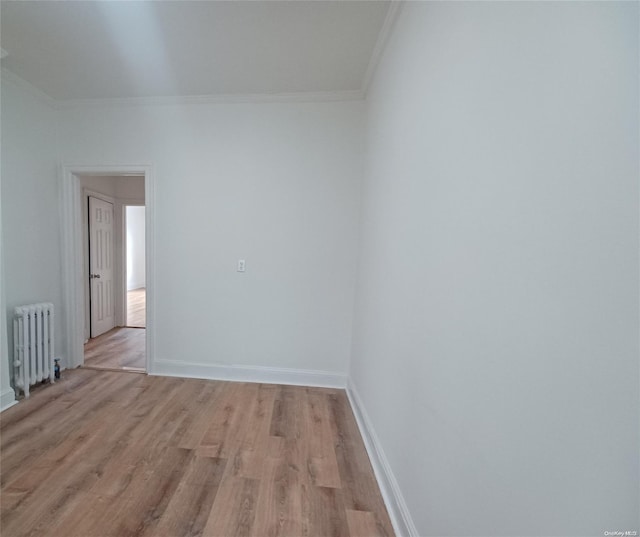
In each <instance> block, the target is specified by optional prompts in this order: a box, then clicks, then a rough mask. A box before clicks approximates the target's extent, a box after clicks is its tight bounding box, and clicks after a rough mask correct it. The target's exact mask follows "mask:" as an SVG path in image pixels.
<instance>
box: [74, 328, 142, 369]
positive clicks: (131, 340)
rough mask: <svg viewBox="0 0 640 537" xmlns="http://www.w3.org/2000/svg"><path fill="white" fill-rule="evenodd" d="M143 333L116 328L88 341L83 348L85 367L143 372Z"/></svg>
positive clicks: (139, 329) (134, 329) (137, 329)
mask: <svg viewBox="0 0 640 537" xmlns="http://www.w3.org/2000/svg"><path fill="white" fill-rule="evenodd" d="M145 332H146V330H145V329H143V328H123V327H116V328H114V329H112V330H109V331H108V332H106V333H104V334H102V335H101V336H98V337H96V338H93V339H90V340H89V341H88V342H87V343H86V344H85V346H84V364H85V367H92V368H97V369H123V370H129V371H144V370H145Z"/></svg>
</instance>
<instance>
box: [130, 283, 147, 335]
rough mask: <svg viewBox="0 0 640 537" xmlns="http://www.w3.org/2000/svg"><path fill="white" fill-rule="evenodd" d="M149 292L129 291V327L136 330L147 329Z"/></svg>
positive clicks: (142, 289)
mask: <svg viewBox="0 0 640 537" xmlns="http://www.w3.org/2000/svg"><path fill="white" fill-rule="evenodd" d="M146 302H147V290H146V289H145V288H144V287H141V288H140V289H131V290H130V291H127V326H131V327H135V328H145V327H146V326H147V319H146Z"/></svg>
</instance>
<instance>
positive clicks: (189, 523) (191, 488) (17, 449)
mask: <svg viewBox="0 0 640 537" xmlns="http://www.w3.org/2000/svg"><path fill="white" fill-rule="evenodd" d="M0 427H1V429H0V432H1V440H0V454H1V457H2V467H1V472H0V487H1V488H0V493H1V495H0V524H1V527H2V536H3V537H13V536H15V537H19V536H27V535H33V536H36V535H37V536H44V535H46V536H58V535H59V536H65V537H92V536H100V537H106V536H118V537H124V536H197V535H206V536H221V537H222V536H224V537H227V536H252V537H276V536H290V537H296V536H307V537H328V536H345V537H353V536H356V535H358V536H363V537H377V536H391V535H393V530H392V527H391V524H390V521H389V517H388V515H387V512H386V510H385V507H384V504H383V502H382V498H381V496H380V492H379V489H378V486H377V483H376V481H375V478H374V475H373V472H372V469H371V465H370V463H369V459H368V457H367V454H366V451H365V448H364V445H363V442H362V439H361V437H360V434H359V431H358V428H357V425H356V423H355V419H354V417H353V414H352V413H351V409H350V406H349V403H348V400H347V398H346V395H345V393H344V391H343V390H332V389H321V388H304V387H293V386H279V385H269V384H250V383H233V382H218V381H206V380H194V379H177V378H170V377H152V376H147V375H130V374H126V373H120V372H107V371H96V370H89V369H76V370H72V371H63V378H62V380H60V381H58V382H56V383H55V384H54V385H53V386H44V387H42V388H39V389H36V390H35V391H34V393H33V395H32V396H31V398H30V399H28V400H24V401H22V402H20V403H19V404H18V405H16V406H14V407H12V408H10V409H8V410H6V411H5V412H3V413H2V414H1V415H0Z"/></svg>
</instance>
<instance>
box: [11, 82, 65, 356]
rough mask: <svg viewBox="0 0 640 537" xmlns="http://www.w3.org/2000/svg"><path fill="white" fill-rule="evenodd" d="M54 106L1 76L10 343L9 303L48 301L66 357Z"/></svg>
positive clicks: (59, 353)
mask: <svg viewBox="0 0 640 537" xmlns="http://www.w3.org/2000/svg"><path fill="white" fill-rule="evenodd" d="M57 140H58V138H57V132H56V111H55V110H54V109H53V108H52V107H51V106H50V105H49V104H47V102H46V100H45V99H42V98H40V97H38V96H37V95H36V94H35V92H32V91H30V90H28V89H25V87H22V86H21V85H19V84H16V83H15V82H13V81H12V80H8V79H7V77H5V76H4V75H3V77H2V149H1V152H2V154H1V157H2V199H1V204H2V259H3V262H4V284H5V298H6V303H5V308H6V323H8V328H9V331H8V332H9V333H8V336H9V337H8V343H9V349H11V348H12V345H13V343H12V328H11V326H12V318H13V308H14V307H15V306H18V305H20V304H29V303H32V302H52V303H53V304H54V306H55V307H56V311H57V322H56V332H55V335H56V339H55V346H56V356H60V357H63V358H64V357H65V356H66V341H65V340H64V339H63V330H62V323H63V322H64V321H63V320H64V314H65V312H64V311H63V308H62V292H61V286H60V281H61V279H60V264H61V258H60V221H59V217H60V215H59V209H58V208H59V200H58V181H57V169H56V166H57V149H58V148H57Z"/></svg>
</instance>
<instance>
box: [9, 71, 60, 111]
mask: <svg viewBox="0 0 640 537" xmlns="http://www.w3.org/2000/svg"><path fill="white" fill-rule="evenodd" d="M0 81H2V82H8V83H10V84H12V85H13V86H14V87H16V88H18V89H21V90H23V91H25V92H26V93H28V94H29V95H31V96H32V97H35V98H36V99H38V100H39V101H41V102H43V103H44V104H46V105H48V106H50V107H51V108H58V101H56V100H55V99H53V98H52V97H49V95H47V94H46V93H45V92H44V91H42V90H40V89H38V88H36V87H35V86H34V85H33V84H31V83H30V82H27V81H26V80H25V79H24V78H20V77H19V76H18V75H16V74H15V73H13V72H11V71H9V69H7V68H6V67H2V68H0Z"/></svg>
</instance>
